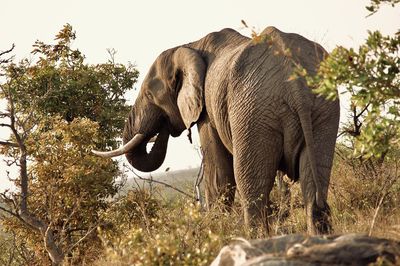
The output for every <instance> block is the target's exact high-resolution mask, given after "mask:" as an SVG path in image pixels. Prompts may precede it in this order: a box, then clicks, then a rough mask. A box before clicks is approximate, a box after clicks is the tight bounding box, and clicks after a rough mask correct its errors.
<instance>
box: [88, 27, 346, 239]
mask: <svg viewBox="0 0 400 266" xmlns="http://www.w3.org/2000/svg"><path fill="white" fill-rule="evenodd" d="M259 37H260V38H258V39H259V40H255V39H252V38H249V37H246V36H243V35H241V34H240V33H238V32H237V31H235V30H233V29H223V30H221V31H218V32H212V33H210V34H208V35H206V36H205V37H203V38H201V39H199V40H197V41H194V42H191V43H187V44H184V45H180V46H177V47H174V48H171V49H168V50H165V51H164V52H162V53H161V54H160V55H159V56H158V57H157V59H156V60H155V61H154V63H153V64H152V66H151V67H150V69H149V71H148V73H147V75H146V76H145V78H144V80H143V82H142V85H141V89H140V91H139V94H138V96H137V98H136V101H135V103H134V105H133V107H132V110H131V111H130V113H129V116H128V119H127V122H126V125H125V128H124V132H123V143H124V145H123V146H121V147H120V148H118V149H116V150H112V151H104V152H101V151H93V152H95V153H96V154H97V155H99V156H103V157H113V156H119V155H123V154H125V156H126V158H127V160H128V162H129V163H130V164H131V165H132V166H133V167H134V168H136V169H138V170H140V171H144V172H149V171H154V170H156V169H157V168H159V167H160V166H161V164H162V163H163V161H164V158H165V154H166V150H167V144H168V139H169V136H172V137H177V136H179V135H181V133H182V132H183V131H185V130H190V128H191V127H192V126H194V125H195V124H196V125H197V128H198V131H199V136H200V142H201V147H202V151H203V159H204V175H205V190H206V191H205V194H206V203H207V205H208V206H210V205H212V204H213V203H214V202H215V201H216V200H217V199H218V198H220V197H223V198H224V202H225V204H226V205H227V206H231V205H232V203H233V201H234V197H235V191H236V190H237V191H238V194H239V195H240V198H241V204H242V208H243V213H244V222H245V225H246V227H247V228H250V229H251V228H259V226H264V227H265V228H267V229H268V223H267V222H266V215H267V214H268V213H266V212H267V208H266V206H268V202H269V194H270V191H271V189H272V187H273V184H274V179H275V175H276V173H277V171H278V170H279V171H282V172H283V173H285V174H286V175H287V176H288V177H289V178H290V179H291V180H293V181H297V180H299V182H300V184H301V189H302V195H303V200H304V206H305V212H306V217H307V218H306V219H307V232H308V233H309V234H324V233H328V232H329V231H330V230H331V229H332V227H331V221H330V208H329V206H328V204H327V194H328V187H329V180H330V173H331V168H332V161H333V155H334V147H335V142H336V135H337V131H338V124H339V116H340V114H339V113H340V110H339V109H340V108H339V100H327V99H325V98H324V97H321V96H318V95H316V94H315V93H313V92H312V88H310V87H309V86H308V85H307V82H306V80H305V78H304V77H303V76H301V75H297V76H294V75H293V74H294V73H295V70H296V69H297V68H298V67H299V66H301V67H302V68H303V69H305V70H306V71H307V73H308V75H315V74H316V73H317V70H318V67H319V64H320V62H321V61H322V60H323V59H324V58H326V57H327V55H328V53H327V52H326V51H325V50H324V48H323V47H322V46H321V45H319V44H317V43H315V42H313V41H310V40H308V39H306V38H305V37H303V36H301V35H298V34H295V33H284V32H282V31H280V30H278V29H277V28H275V27H267V28H266V29H265V30H264V31H262V32H261V34H260V35H259ZM154 138H155V140H154V144H153V147H152V149H151V150H150V151H149V152H148V151H147V150H146V145H147V144H148V143H149V141H150V139H154ZM250 231H251V230H250Z"/></svg>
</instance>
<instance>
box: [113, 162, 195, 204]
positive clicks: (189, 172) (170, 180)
mask: <svg viewBox="0 0 400 266" xmlns="http://www.w3.org/2000/svg"><path fill="white" fill-rule="evenodd" d="M199 171H200V168H192V169H183V170H177V171H166V172H161V173H155V174H146V175H143V176H141V178H145V179H146V180H142V179H140V178H136V177H131V178H128V180H127V181H126V184H125V186H124V187H123V188H122V189H121V191H120V194H122V195H123V194H126V193H127V191H129V190H131V189H134V188H138V187H141V188H150V186H152V187H153V188H157V190H158V191H160V193H162V196H164V197H167V198H169V197H173V196H175V195H177V193H178V192H177V191H176V190H174V189H172V188H169V187H166V186H165V185H162V184H159V183H157V182H162V183H165V184H168V185H171V186H173V187H175V188H178V189H180V190H182V191H184V192H186V193H187V194H190V195H192V194H193V193H194V186H195V182H196V179H197V176H198V174H199ZM150 180H154V181H155V182H150Z"/></svg>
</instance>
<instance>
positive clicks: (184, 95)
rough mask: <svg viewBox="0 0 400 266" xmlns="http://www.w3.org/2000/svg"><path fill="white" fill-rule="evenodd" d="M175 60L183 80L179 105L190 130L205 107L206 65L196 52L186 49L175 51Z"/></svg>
mask: <svg viewBox="0 0 400 266" xmlns="http://www.w3.org/2000/svg"><path fill="white" fill-rule="evenodd" d="M173 60H174V64H175V65H176V66H177V68H178V71H180V72H181V75H180V76H181V78H182V81H181V82H182V86H181V88H180V90H179V92H178V98H177V104H178V108H179V111H180V113H181V116H182V119H183V122H184V123H185V126H186V128H190V127H191V126H192V125H193V123H195V122H196V121H197V120H198V119H199V117H200V114H201V111H202V109H203V106H204V97H203V95H204V78H205V73H206V65H205V63H204V61H203V59H202V58H201V57H200V55H199V54H198V53H197V52H196V51H194V50H192V49H190V48H185V47H180V48H178V49H177V50H176V51H175V54H174V59H173Z"/></svg>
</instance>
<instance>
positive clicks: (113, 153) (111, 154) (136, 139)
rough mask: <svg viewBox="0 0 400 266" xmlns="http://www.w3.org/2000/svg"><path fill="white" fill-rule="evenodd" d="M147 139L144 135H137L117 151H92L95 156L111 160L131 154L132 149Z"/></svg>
mask: <svg viewBox="0 0 400 266" xmlns="http://www.w3.org/2000/svg"><path fill="white" fill-rule="evenodd" d="M145 137H146V136H145V135H143V134H136V135H135V136H134V137H133V138H132V139H131V140H130V141H128V142H127V143H126V144H125V145H123V146H121V147H119V148H118V149H116V150H112V151H95V150H92V152H93V153H94V154H95V155H97V156H100V157H104V158H111V157H116V156H120V155H123V154H125V153H127V152H129V151H130V150H131V149H133V148H135V147H136V146H138V145H139V144H140V143H142V141H143V140H144V139H145Z"/></svg>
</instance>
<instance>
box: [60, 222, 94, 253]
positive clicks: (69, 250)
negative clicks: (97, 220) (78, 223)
mask: <svg viewBox="0 0 400 266" xmlns="http://www.w3.org/2000/svg"><path fill="white" fill-rule="evenodd" d="M96 228H97V225H96V226H93V227H92V228H91V229H90V230H88V231H87V232H86V234H85V235H84V236H82V237H81V238H80V239H79V240H78V241H77V242H76V243H75V244H73V245H72V246H71V247H70V248H69V249H68V251H67V252H66V253H67V254H68V253H70V252H71V251H72V250H73V249H74V248H75V247H76V246H77V245H79V243H81V242H82V241H83V240H85V239H86V238H87V237H88V236H89V235H90V234H91V233H92V232H93V231H94V230H95V229H96Z"/></svg>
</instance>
